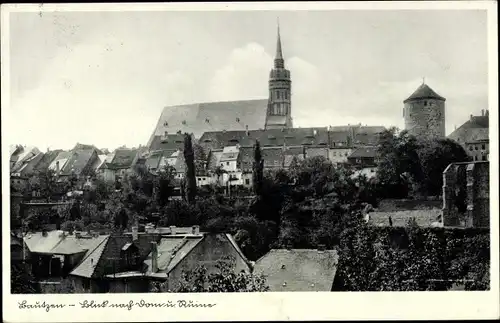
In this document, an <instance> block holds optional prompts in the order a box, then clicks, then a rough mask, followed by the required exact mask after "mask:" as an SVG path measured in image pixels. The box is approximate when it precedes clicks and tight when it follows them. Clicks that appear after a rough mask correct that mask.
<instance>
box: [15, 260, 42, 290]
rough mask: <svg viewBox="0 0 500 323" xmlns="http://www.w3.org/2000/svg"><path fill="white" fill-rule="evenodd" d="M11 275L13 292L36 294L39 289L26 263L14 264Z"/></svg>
mask: <svg viewBox="0 0 500 323" xmlns="http://www.w3.org/2000/svg"><path fill="white" fill-rule="evenodd" d="M10 276H11V280H10V282H11V285H10V288H11V292H12V294H34V293H37V292H38V291H39V290H38V287H37V285H36V283H35V278H34V277H33V275H32V274H31V273H30V272H29V271H28V270H27V269H26V267H25V266H24V265H22V264H12V265H11V271H10Z"/></svg>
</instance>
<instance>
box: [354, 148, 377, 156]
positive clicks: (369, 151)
mask: <svg viewBox="0 0 500 323" xmlns="http://www.w3.org/2000/svg"><path fill="white" fill-rule="evenodd" d="M376 156H377V148H376V147H362V148H357V149H355V150H354V151H353V152H352V153H351V154H350V155H349V156H348V157H347V158H375V157H376Z"/></svg>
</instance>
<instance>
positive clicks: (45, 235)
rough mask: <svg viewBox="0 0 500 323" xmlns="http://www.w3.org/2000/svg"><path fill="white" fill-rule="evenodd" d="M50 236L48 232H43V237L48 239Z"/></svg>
mask: <svg viewBox="0 0 500 323" xmlns="http://www.w3.org/2000/svg"><path fill="white" fill-rule="evenodd" d="M48 235H49V233H48V232H47V230H45V229H44V230H43V231H42V237H47V236H48Z"/></svg>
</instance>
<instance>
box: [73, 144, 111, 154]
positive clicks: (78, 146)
mask: <svg viewBox="0 0 500 323" xmlns="http://www.w3.org/2000/svg"><path fill="white" fill-rule="evenodd" d="M93 149H94V150H96V152H97V154H98V155H103V154H104V153H103V152H102V151H101V150H100V149H98V148H97V147H96V146H94V145H85V144H80V143H77V144H76V145H75V147H74V148H73V149H71V150H75V151H76V150H93Z"/></svg>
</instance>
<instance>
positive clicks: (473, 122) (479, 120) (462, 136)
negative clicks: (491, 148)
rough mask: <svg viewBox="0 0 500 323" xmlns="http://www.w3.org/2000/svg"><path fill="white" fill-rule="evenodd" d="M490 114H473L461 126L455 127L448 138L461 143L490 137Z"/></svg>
mask: <svg viewBox="0 0 500 323" xmlns="http://www.w3.org/2000/svg"><path fill="white" fill-rule="evenodd" d="M488 136H489V116H471V118H470V119H469V120H467V121H466V122H464V124H462V125H461V126H460V127H459V128H457V129H455V131H453V132H452V133H451V134H450V135H449V136H448V138H450V139H452V140H455V141H457V142H459V143H466V142H473V141H478V140H485V139H488Z"/></svg>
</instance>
